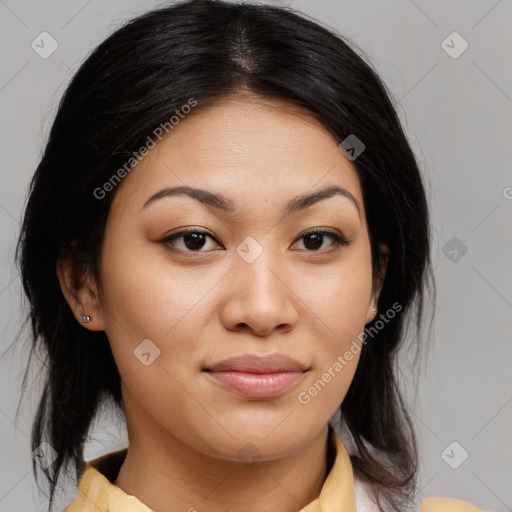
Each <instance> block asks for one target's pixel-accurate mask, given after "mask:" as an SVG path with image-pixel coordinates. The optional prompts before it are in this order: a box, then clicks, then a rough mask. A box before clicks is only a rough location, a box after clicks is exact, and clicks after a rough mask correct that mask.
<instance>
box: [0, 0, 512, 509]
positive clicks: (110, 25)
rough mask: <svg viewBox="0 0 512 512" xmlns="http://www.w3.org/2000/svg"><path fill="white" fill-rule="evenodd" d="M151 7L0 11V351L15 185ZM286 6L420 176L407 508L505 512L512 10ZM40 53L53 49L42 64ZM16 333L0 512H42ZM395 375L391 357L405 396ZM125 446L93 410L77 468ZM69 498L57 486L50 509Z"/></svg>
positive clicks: (7, 337) (5, 330) (30, 405)
mask: <svg viewBox="0 0 512 512" xmlns="http://www.w3.org/2000/svg"><path fill="white" fill-rule="evenodd" d="M268 3H271V2H268ZM274 3H275V4H277V5H287V4H290V3H289V2H288V1H287V2H284V1H283V2H274ZM162 5H165V4H164V3H163V2H158V3H157V2H152V1H149V0H110V1H100V0H88V1H87V0H69V1H67V2H62V1H60V2H58V1H57V0H51V1H40V0H39V1H36V0H25V1H23V0H21V1H15V0H0V29H1V30H0V39H1V55H2V65H1V69H0V104H1V113H2V114H1V115H2V123H1V137H0V144H1V148H2V159H1V167H0V179H1V190H0V239H1V252H0V258H1V261H0V310H1V329H2V338H1V346H0V350H2V352H4V351H5V349H7V347H8V346H9V345H10V344H11V343H12V341H13V339H14V338H15V336H16V334H17V332H18V329H19V327H20V325H21V322H22V319H23V317H24V315H25V311H24V309H23V307H22V301H21V286H20V278H19V275H18V272H17V270H16V267H15V265H14V261H13V260H14V248H15V242H16V239H17V235H18V230H19V223H20V218H21V215H22V211H23V205H24V202H25V195H26V190H27V186H28V183H29V180H30V178H31V176H32V174H33V172H34V170H35V168H36V166H37V163H38V161H39V158H40V156H41V151H42V148H43V146H44V143H45V141H46V137H47V134H48V128H49V126H50V125H51V122H52V119H53V115H54V113H55V109H56V106H57V103H58V101H59V100H60V97H61V95H62V93H63V92H64V90H65V87H66V85H67V83H68V81H69V79H70V77H71V76H72V73H73V71H75V70H76V69H77V67H78V66H79V64H80V63H81V62H82V61H83V59H84V58H85V56H86V55H87V54H88V53H89V52H90V50H91V49H92V48H94V47H95V46H96V45H97V44H98V43H99V42H100V41H102V40H103V39H104V38H105V37H107V36H108V35H109V34H110V33H111V32H112V31H113V30H114V29H115V28H117V27H118V26H119V25H120V24H121V23H123V22H124V21H126V20H127V19H129V18H131V17H133V16H134V15H136V14H139V13H142V12H144V11H146V10H149V9H151V8H154V7H158V6H162ZM290 5H291V6H292V7H294V8H296V9H299V10H301V11H303V12H304V13H306V14H308V15H310V16H312V17H314V18H315V19H317V20H318V21H320V22H321V23H323V24H325V25H327V26H329V27H332V28H334V29H336V30H337V31H338V32H339V33H340V34H342V35H345V36H347V37H349V38H350V39H352V40H353V41H354V42H355V43H356V44H357V45H359V46H360V48H361V49H362V50H363V51H364V52H366V54H367V55H368V57H369V59H370V60H371V62H372V63H373V65H374V66H375V68H376V69H377V71H378V72H379V73H380V75H381V77H382V78H383V80H384V81H385V82H386V84H387V86H388V88H389V89H390V91H391V93H392V95H393V96H394V98H395V100H396V101H397V104H398V108H399V115H400V118H401V119H402V122H403V123H404V127H405V129H406V132H407V134H408V137H409V140H410V141H411V144H412V146H413V149H414V150H415V152H416V155H417V157H418V161H419V163H420V166H421V168H422V172H423V173H424V176H425V180H426V184H427V188H428V194H429V198H430V204H431V211H432V217H433V221H434V226H433V230H434V238H435V240H434V251H433V260H434V267H435V277H436V282H437V289H438V301H437V305H436V310H437V313H436V321H435V326H434V342H433V345H432V349H431V351H430V355H429V360H428V363H427V365H426V367H425V369H424V371H423V373H422V375H421V378H420V389H419V394H418V401H417V404H416V405H415V406H414V408H413V409H412V415H413V419H414V421H415V424H416V427H417V430H418V434H419V439H420V442H421V486H420V487H421V490H420V493H419V494H418V502H420V501H421V499H423V498H424V497H427V496H452V497H456V498H460V499H464V500H467V501H470V502H472V503H474V504H475V505H477V506H479V507H481V508H483V509H486V510H492V511H494V512H505V511H510V510H512V485H511V483H512V462H511V461H512V441H511V437H510V435H511V432H512V428H511V427H512V385H511V383H512V378H511V363H512V339H511V332H512V314H511V313H512V270H511V265H510V262H511V261H512V243H511V233H512V230H511V226H512V222H511V220H512V173H511V167H510V162H511V161H512V149H511V148H512V144H511V142H512V123H511V119H512V68H511V65H510V55H511V54H512V36H511V33H512V30H511V29H512V2H511V1H510V0H499V1H497V0H485V1H484V0H482V1H475V0H472V1H468V0H464V1H463V0H458V1H446V0H445V1H441V0H435V1H426V0H414V1H413V0H400V1H399V0H393V1H387V0H386V1H383V0H380V1H379V0H346V1H345V0H319V1H309V2H308V1H306V0H295V1H293V2H291V4H290ZM43 32H46V33H47V34H48V35H47V34H42V33H43ZM41 38H44V41H45V42H44V44H42V43H41V42H40V41H41ZM53 41H55V42H53ZM36 45H38V46H36ZM52 45H53V46H55V45H58V46H56V48H55V49H54V51H53V53H51V55H46V54H45V53H44V52H50V51H51V50H53V47H52ZM43 46H44V48H42V47H43ZM466 46H467V48H466ZM43 50H44V51H43ZM47 320H48V322H51V321H52V319H51V318H48V319H47ZM26 337H27V332H26V331H25V332H24V333H23V334H22V336H21V340H20V343H17V344H15V345H14V349H13V350H10V351H8V352H5V353H4V355H3V356H2V357H1V358H0V371H1V374H0V432H1V437H0V461H1V467H0V511H9V512H33V511H43V510H45V503H44V499H43V497H42V496H40V495H39V494H38V493H37V489H36V487H35V483H34V479H33V475H32V472H31V449H30V440H29V439H30V428H31V422H32V419H33V415H34V411H35V407H36V404H37V400H38V398H39V392H40V389H41V388H40V385H41V384H40V382H39V381H38V380H37V372H36V371H34V372H32V374H31V378H32V379H35V380H33V381H32V380H31V381H29V385H30V387H29V390H28V393H27V398H26V399H25V400H24V402H23V404H22V407H21V408H20V411H19V414H18V415H16V409H17V406H18V401H19V397H20V385H21V378H22V370H23V369H24V367H25V363H26V358H27V353H26V349H25V347H26V345H25V344H24V343H23V340H24V339H25V338H26ZM407 364H408V362H407V360H406V359H405V358H404V362H403V374H404V380H403V382H404V384H403V385H404V388H405V389H406V390H408V389H410V386H409V384H408V382H409V380H408V379H410V376H408V370H407ZM36 368H37V365H36ZM126 441H127V438H126V432H125V429H124V426H123V425H122V424H120V423H119V421H115V420H113V419H112V418H109V417H108V415H106V416H104V417H102V418H100V420H99V421H98V422H97V423H96V424H95V426H94V429H93V432H92V441H91V443H90V444H89V445H88V446H87V450H86V458H87V459H91V458H93V457H96V456H99V455H102V454H104V453H107V452H109V451H113V450H115V449H120V448H123V447H125V446H126ZM75 493H76V488H74V487H73V485H72V483H69V486H68V487H67V491H66V494H64V495H62V496H61V497H60V498H59V501H58V503H57V508H56V509H55V510H61V509H59V508H58V506H59V503H60V504H61V505H62V507H63V506H64V505H66V504H67V503H68V502H69V501H70V500H71V499H72V498H73V497H74V495H75Z"/></svg>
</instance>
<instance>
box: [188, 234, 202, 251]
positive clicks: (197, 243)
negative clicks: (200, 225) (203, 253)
mask: <svg viewBox="0 0 512 512" xmlns="http://www.w3.org/2000/svg"><path fill="white" fill-rule="evenodd" d="M183 241H184V242H185V245H186V246H187V248H188V249H190V250H197V249H201V247H202V246H203V245H204V235H203V234H202V233H192V234H190V235H184V237H183ZM189 242H190V243H189Z"/></svg>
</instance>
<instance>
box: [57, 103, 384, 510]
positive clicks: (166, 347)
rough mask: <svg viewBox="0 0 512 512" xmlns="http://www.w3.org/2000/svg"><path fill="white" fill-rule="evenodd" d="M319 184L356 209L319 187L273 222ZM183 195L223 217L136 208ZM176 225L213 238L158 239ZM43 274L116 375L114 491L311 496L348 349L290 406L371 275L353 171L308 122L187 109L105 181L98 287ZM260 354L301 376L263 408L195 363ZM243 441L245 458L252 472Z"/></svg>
mask: <svg viewBox="0 0 512 512" xmlns="http://www.w3.org/2000/svg"><path fill="white" fill-rule="evenodd" d="M328 184H329V185H336V186H339V187H343V188H345V189H346V190H348V191H349V192H351V194H352V195H353V196H354V197H355V199H356V200H357V202H358V203H359V205H360V210H361V211H360V215H359V214H358V210H357V208H356V207H355V206H354V204H352V203H351V202H350V201H349V200H348V199H347V198H345V197H342V196H340V195H333V196H331V197H329V198H326V199H323V200H321V201H319V202H317V203H315V204H314V205H312V206H310V207H309V208H307V209H305V210H303V211H299V212H297V213H295V214H292V215H290V216H289V217H285V216H283V208H284V206H285V205H286V204H287V203H288V201H290V200H291V199H294V198H296V197H298V196H300V195H303V194H306V193H310V192H312V191H314V190H317V189H319V188H323V187H324V186H326V185H328ZM182 185H188V186H193V187H199V188H203V189H207V190H210V191H212V192H216V193H221V194H222V195H224V196H225V197H227V198H229V199H230V200H232V201H233V202H234V204H235V207H236V213H234V214H233V213H227V212H222V211H218V210H216V209H215V208H213V207H211V206H206V205H204V204H202V203H200V202H199V201H197V200H195V199H193V198H190V197H186V196H173V197H164V198H161V199H158V200H155V201H153V202H151V203H150V204H149V205H148V206H147V207H145V208H143V205H144V203H145V202H146V201H147V200H148V198H150V197H151V196H152V195H153V194H155V193H156V192H158V191H160V190H161V189H163V188H166V187H172V186H182ZM184 226H193V227H197V228H198V229H201V230H203V231H207V232H208V233H209V235H211V236H212V238H208V237H206V238H205V240H204V244H203V246H202V247H200V244H199V245H197V246H196V247H199V249H196V250H195V252H194V250H193V248H194V245H191V244H190V242H189V245H188V246H187V245H186V243H185V240H184V238H183V237H181V238H179V239H176V240H174V241H173V242H167V243H163V242H162V243H159V242H158V240H161V239H162V238H163V237H164V236H166V235H167V234H169V233H170V232H171V231H178V230H179V229H178V228H183V227H184ZM310 228H327V229H331V230H334V231H335V232H337V233H338V234H339V235H341V236H344V237H346V238H349V239H351V240H352V243H351V244H350V245H348V246H346V247H343V246H340V247H337V246H336V245H334V244H333V240H332V239H331V238H330V237H329V236H328V235H325V236H324V237H323V241H322V239H320V241H319V242H318V244H317V245H316V246H315V244H314V240H313V241H312V240H311V238H303V234H304V232H305V231H306V230H308V229H310ZM248 236H250V237H252V238H253V239H254V240H256V241H257V243H258V244H259V246H260V247H261V248H262V250H263V252H262V253H261V254H260V255H259V256H258V257H257V258H256V259H255V260H254V261H253V262H251V263H248V262H247V261H246V260H244V259H243V258H242V257H240V256H239V254H238V253H237V252H236V248H237V247H238V246H239V245H240V244H241V243H242V242H243V241H244V239H246V237H248ZM190 246H192V250H191V249H190V248H189V247H190ZM173 248H174V250H173ZM381 249H382V255H383V259H382V264H381V276H382V277H383V275H384V272H385V267H386V264H387V258H386V254H387V248H386V247H385V246H382V248H381ZM186 251H188V252H186ZM198 251H200V252H199V253H198ZM58 276H59V280H60V282H61V286H62V290H63V293H64V295H65V297H66V299H67V300H68V303H69V304H70V306H71V308H72V309H73V311H74V313H75V315H76V317H77V320H78V321H80V314H82V313H86V314H88V315H90V316H92V321H91V323H89V324H84V328H87V329H91V330H96V331H97V330H104V331H105V332H106V334H107V336H108V339H109V342H110V344H111V347H112V351H113V354H114V358H115V361H116V364H117V366H118V368H119V372H120V374H121V378H122V391H123V400H124V408H125V413H126V421H127V427H128V435H129V448H128V454H127V457H126V460H125V462H124V464H123V465H122V467H121V470H120V472H119V475H118V477H117V480H116V481H115V482H114V483H115V485H117V486H118V487H120V488H121V489H122V490H124V491H125V492H127V493H128V494H131V495H135V496H137V497H138V498H139V499H140V500H141V501H142V502H143V503H145V504H146V505H148V506H149V507H150V508H151V509H153V510H155V511H162V512H163V511H166V510H189V509H190V508H191V507H193V508H195V509H197V510H198V511H201V510H209V511H221V510H222V511H225V510H228V509H229V510H232V511H238V510H240V511H241V510H244V511H245V512H266V511H275V510H280V511H283V512H292V511H298V510H300V509H302V508H303V507H304V506H306V505H307V504H308V503H309V502H310V501H312V500H314V499H315V498H316V497H317V496H318V495H319V493H320V491H321V488H322V485H323V483H324V481H325V478H326V476H327V457H326V455H327V433H328V429H327V425H328V421H329V418H330V417H331V415H332V414H333V413H334V412H335V411H336V410H337V408H338V407H339V405H340V403H341V402H342V401H343V398H344V397H345V395H346V393H347V391H348V388H349V385H350V383H351V381H352V378H353V375H354V373H355V370H356V367H357V363H358V360H359V353H358V354H355V355H354V357H353V359H352V360H351V361H349V362H348V363H347V364H346V366H345V367H344V368H343V370H342V371H340V372H339V373H337V374H336V376H335V377H334V378H332V380H331V382H329V383H328V384H327V385H326V386H325V387H324V388H323V389H322V390H321V391H320V392H319V393H318V394H317V395H316V396H315V397H313V398H312V399H311V401H310V402H309V403H307V404H301V403H300V402H299V400H298V398H297V397H298V394H299V393H300V392H303V391H307V390H308V389H309V388H310V387H311V386H312V385H313V384H314V383H315V382H316V381H317V380H318V379H320V378H321V377H322V374H324V373H325V372H326V371H327V370H328V368H329V367H332V365H333V364H334V363H335V362H336V361H337V358H338V356H340V355H343V354H344V353H345V352H346V351H347V350H349V348H350V346H351V344H352V342H353V341H354V340H357V335H358V334H359V333H360V332H361V331H363V329H364V326H365V324H366V323H368V322H370V321H371V320H372V319H373V318H374V316H375V311H373V310H372V309H371V305H372V302H373V301H376V299H377V297H378V294H379V293H380V286H381V283H382V279H380V280H379V279H376V278H375V273H374V272H372V261H371V253H370V241H369V236H368V230H367V226H366V217H365V211H364V205H363V197H362V191H361V186H360V182H359V178H358V176H357V173H356V170H355V167H354V165H353V163H351V162H350V161H349V160H348V159H347V158H345V156H344V155H343V154H342V153H341V152H340V150H339V149H338V144H337V142H336V140H334V138H333V137H332V136H331V135H330V134H329V132H328V131H327V130H326V129H325V128H324V127H323V126H322V124H321V123H320V122H319V121H318V120H317V119H316V118H315V117H314V116H312V115H311V114H310V113H308V112H307V111H306V110H303V109H301V108H300V107H297V106H293V105H292V104H289V103H286V102H284V101H281V100H274V99H272V100H269V99H263V98H261V97H257V96H246V97H243V98H232V99H225V100H222V101H220V102H217V103H214V104H213V105H211V106H207V107H202V108H200V107H197V108H196V109H195V110H194V111H193V113H191V114H189V115H188V116H187V117H186V118H185V119H184V120H182V121H181V122H180V124H179V125H177V126H176V127H175V128H174V129H173V131H172V132H171V134H170V136H168V137H167V138H166V139H164V140H163V141H162V142H160V143H159V144H157V146H156V147H155V148H154V149H152V150H151V151H150V152H149V154H148V155H147V156H146V157H144V159H143V161H141V162H140V163H139V164H138V165H137V166H136V168H135V169H134V170H133V171H132V172H131V173H130V174H129V175H128V176H127V177H126V178H125V179H124V180H123V181H122V183H121V184H120V185H119V186H118V190H117V191H116V195H115V197H114V200H113V203H112V207H111V211H110V214H109V217H108V221H107V227H106V238H105V243H104V248H103V253H102V260H101V286H100V283H96V282H95V281H94V279H93V278H92V277H91V276H90V275H89V274H87V273H83V272H81V270H80V269H79V268H77V267H76V266H75V264H74V262H73V260H72V259H71V258H69V257H66V256H62V257H61V258H60V260H59V264H58ZM145 339H149V340H151V342H152V343H154V345H156V346H157V347H158V349H159V350H160V355H159V357H157V358H156V359H154V361H153V362H152V363H151V364H150V365H148V366H146V365H144V364H142V363H141V361H140V360H139V359H138V358H137V357H135V356H134V350H135V349H136V348H137V347H138V346H139V345H140V343H141V342H142V340H145ZM357 341H358V340H357ZM358 344H359V345H360V342H359V341H358ZM274 353H281V354H286V355H288V356H289V357H292V358H293V359H295V360H297V361H299V362H301V363H302V364H304V365H305V366H306V367H307V369H308V371H307V372H305V373H304V375H303V376H302V378H301V380H300V381H299V382H298V383H296V385H294V386H293V387H292V388H291V389H290V390H289V391H287V392H286V393H284V394H283V395H281V396H278V397H276V398H272V399H267V400H258V399H249V398H247V397H244V396H241V395H239V394H237V393H236V392H234V391H232V390H229V389H226V388H224V387H222V386H220V385H218V384H217V383H214V382H213V383H212V381H211V380H210V379H209V378H208V377H207V376H206V375H205V373H204V372H203V371H202V370H203V368H204V367H205V366H208V365H212V364H213V363H217V362H220V361H222V360H224V359H227V358H231V357H234V356H239V355H244V354H259V355H268V354H274ZM241 449H244V450H249V452H250V454H251V453H253V454H254V455H253V457H252V459H251V458H250V461H251V463H247V462H246V460H245V459H244V460H241V458H240V454H239V451H240V450H241ZM251 450H252V451H251ZM306 468H307V470H306ZM226 504H229V506H227V505H226Z"/></svg>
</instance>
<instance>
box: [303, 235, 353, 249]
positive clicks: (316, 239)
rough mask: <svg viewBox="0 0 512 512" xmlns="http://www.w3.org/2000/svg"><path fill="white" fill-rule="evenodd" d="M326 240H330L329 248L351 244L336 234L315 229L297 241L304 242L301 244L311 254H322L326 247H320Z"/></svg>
mask: <svg viewBox="0 0 512 512" xmlns="http://www.w3.org/2000/svg"><path fill="white" fill-rule="evenodd" d="M326 239H330V240H331V241H332V243H331V244H330V246H331V247H332V246H335V247H336V246H338V247H339V246H347V245H349V244H350V243H351V242H352V240H348V239H346V238H343V237H341V236H339V235H338V234H337V233H334V232H332V231H328V230H325V229H316V230H312V231H309V232H307V233H305V234H304V235H302V236H301V237H300V238H299V240H304V242H303V243H304V246H305V248H306V250H307V251H312V252H322V251H323V250H325V249H326V247H323V248H322V246H323V245H324V242H325V240H326ZM294 245H295V244H294ZM327 248H328V247H327Z"/></svg>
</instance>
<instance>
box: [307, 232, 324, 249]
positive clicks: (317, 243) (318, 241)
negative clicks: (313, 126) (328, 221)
mask: <svg viewBox="0 0 512 512" xmlns="http://www.w3.org/2000/svg"><path fill="white" fill-rule="evenodd" d="M308 239H309V240H311V239H313V247H311V244H308V243H307V240H308ZM322 241H323V235H318V234H315V233H314V234H312V235H307V236H306V239H305V241H304V245H305V246H306V248H307V249H310V250H311V249H318V248H319V247H321V246H322ZM308 246H309V247H308Z"/></svg>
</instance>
